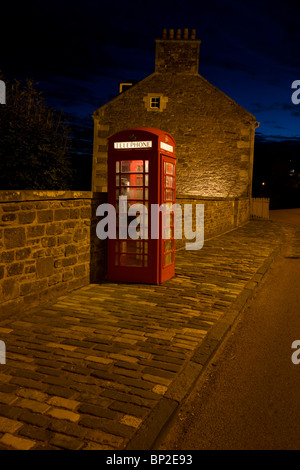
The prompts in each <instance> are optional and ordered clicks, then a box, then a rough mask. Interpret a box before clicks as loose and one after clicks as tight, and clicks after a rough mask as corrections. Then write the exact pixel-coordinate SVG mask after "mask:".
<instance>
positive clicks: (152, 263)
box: [107, 127, 176, 284]
mask: <svg viewBox="0 0 300 470" xmlns="http://www.w3.org/2000/svg"><path fill="white" fill-rule="evenodd" d="M175 202H176V157H175V141H174V139H173V137H172V136H171V135H170V134H168V133H166V132H163V131H160V130H158V129H153V128H146V127H140V128H135V129H127V130H125V131H121V132H118V133H117V134H114V135H112V136H111V137H109V139H108V203H109V204H111V205H113V206H114V207H115V209H116V226H117V227H116V238H115V239H114V238H108V265H107V277H108V279H109V280H111V281H125V282H137V283H149V284H160V283H162V282H164V281H166V280H167V279H170V278H171V277H173V276H174V274H175V239H174V222H175V216H174V212H173V211H172V212H170V216H169V217H163V212H162V211H161V210H160V211H158V210H157V208H158V207H162V204H165V205H166V206H167V207H168V208H169V210H170V208H171V206H172V205H173V204H175ZM137 204H138V206H137ZM137 207H138V208H139V209H140V210H139V211H138V212H136V215H137V214H138V216H139V222H140V223H139V224H138V223H137V217H136V216H134V217H133V216H132V214H131V213H132V210H133V212H134V211H135V210H136V208H137ZM133 218H134V219H135V222H134V221H133ZM131 224H135V225H134V227H136V230H135V236H134V237H132V236H129V235H131V233H130V230H131V228H130V227H131ZM163 225H164V226H163Z"/></svg>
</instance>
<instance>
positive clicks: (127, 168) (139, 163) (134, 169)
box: [121, 160, 144, 173]
mask: <svg viewBox="0 0 300 470" xmlns="http://www.w3.org/2000/svg"><path fill="white" fill-rule="evenodd" d="M143 170H144V161H143V160H123V161H122V162H121V172H122V173H143Z"/></svg>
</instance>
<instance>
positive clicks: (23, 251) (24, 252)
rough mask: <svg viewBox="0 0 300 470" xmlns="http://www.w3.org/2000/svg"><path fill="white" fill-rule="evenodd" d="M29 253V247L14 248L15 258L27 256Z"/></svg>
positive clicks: (20, 258)
mask: <svg viewBox="0 0 300 470" xmlns="http://www.w3.org/2000/svg"><path fill="white" fill-rule="evenodd" d="M30 254H31V248H21V249H20V250H16V260H22V259H26V258H29V256H30Z"/></svg>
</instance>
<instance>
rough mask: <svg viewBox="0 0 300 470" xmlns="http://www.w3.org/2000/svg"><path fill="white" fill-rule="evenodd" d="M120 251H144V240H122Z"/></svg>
mask: <svg viewBox="0 0 300 470" xmlns="http://www.w3.org/2000/svg"><path fill="white" fill-rule="evenodd" d="M120 251H121V252H122V253H138V254H140V253H143V242H142V241H136V240H124V241H120Z"/></svg>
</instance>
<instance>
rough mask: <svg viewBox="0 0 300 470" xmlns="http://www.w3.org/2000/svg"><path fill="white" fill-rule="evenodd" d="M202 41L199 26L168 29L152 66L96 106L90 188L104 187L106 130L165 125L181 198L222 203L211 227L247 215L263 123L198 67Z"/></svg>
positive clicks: (235, 222) (230, 224) (234, 222)
mask: <svg viewBox="0 0 300 470" xmlns="http://www.w3.org/2000/svg"><path fill="white" fill-rule="evenodd" d="M200 44H201V41H200V40H198V39H196V33H195V30H192V31H191V32H189V30H187V29H185V30H184V31H183V33H181V30H177V32H176V34H174V30H172V29H171V30H169V31H167V30H166V29H165V30H164V31H163V35H162V38H161V39H157V40H156V54H155V71H154V73H152V74H151V75H149V76H148V77H146V78H145V79H144V80H141V81H139V82H137V83H135V84H133V85H132V86H129V84H128V83H126V85H125V86H124V89H125V91H122V92H121V93H120V94H119V95H118V96H116V97H115V98H114V99H112V100H111V101H110V102H108V103H106V104H105V105H104V106H102V107H100V108H99V109H97V110H96V111H95V112H94V114H93V119H94V150H93V177H92V190H93V191H96V192H98V191H100V192H105V191H106V190H107V137H108V136H110V135H112V134H114V133H116V132H118V131H121V130H124V129H128V128H133V127H154V128H157V129H161V130H163V131H166V132H169V133H170V134H171V135H172V136H173V137H174V139H175V141H176V156H177V199H178V200H179V201H180V200H182V201H183V200H186V198H188V199H189V200H190V199H193V200H197V201H198V202H199V198H201V199H203V201H205V203H206V206H207V207H206V213H207V214H208V213H209V211H210V210H211V208H212V207H213V206H215V207H217V206H218V207H219V210H218V211H217V212H215V210H213V213H212V220H210V223H213V219H219V222H220V223H221V225H222V221H221V219H224V224H223V225H222V226H221V227H215V228H213V227H212V230H210V231H209V235H212V234H214V233H220V232H222V231H226V230H228V229H231V228H234V227H235V226H237V225H239V224H240V223H243V222H244V221H245V220H247V219H248V217H249V210H250V200H251V188H252V170H253V149H254V137H255V128H256V127H257V125H258V124H257V122H256V119H255V117H254V116H253V115H252V114H250V113H249V112H248V111H246V110H245V109H244V108H243V107H242V106H240V105H239V104H237V103H236V102H235V101H234V100H232V99H231V98H229V97H228V96H227V95H226V94H224V93H223V92H222V91H220V90H219V89H217V88H216V87H215V86H214V85H212V84H211V83H209V82H208V81H207V80H206V79H205V78H203V77H202V76H201V75H200V74H199V73H198V69H199V51H200ZM120 90H122V88H120ZM229 201H231V204H229V205H228V202H229ZM225 208H226V209H225ZM224 211H225V212H224ZM228 211H229V212H228ZM221 213H222V216H221ZM220 217H221V219H220ZM225 219H226V220H227V222H225ZM214 223H215V224H216V223H217V222H216V220H215V222H214ZM207 228H209V226H207Z"/></svg>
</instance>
